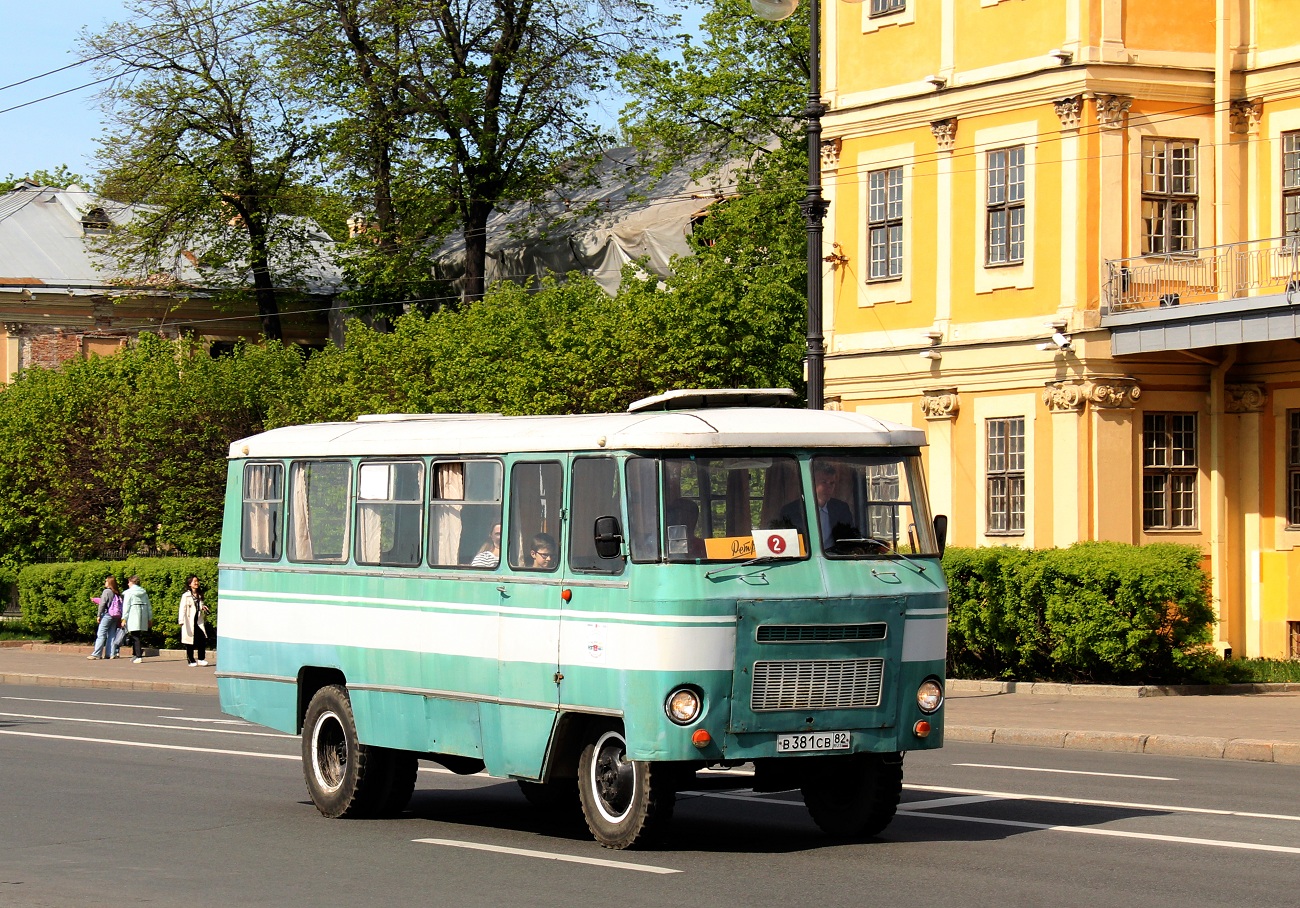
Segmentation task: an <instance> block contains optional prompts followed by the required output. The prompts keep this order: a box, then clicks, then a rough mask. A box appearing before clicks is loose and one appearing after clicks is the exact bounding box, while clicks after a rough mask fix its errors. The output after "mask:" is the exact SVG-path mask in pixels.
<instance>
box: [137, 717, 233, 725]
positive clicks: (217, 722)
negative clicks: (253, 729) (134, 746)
mask: <svg viewBox="0 0 1300 908" xmlns="http://www.w3.org/2000/svg"><path fill="white" fill-rule="evenodd" d="M158 718H160V719H167V718H170V717H169V716H159V717H158ZM175 721H177V722H207V723H210V724H212V725H245V726H251V725H252V723H251V722H245V721H244V720H243V719H200V718H199V717H198V716H177V717H176V719H175Z"/></svg>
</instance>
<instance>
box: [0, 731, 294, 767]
mask: <svg viewBox="0 0 1300 908" xmlns="http://www.w3.org/2000/svg"><path fill="white" fill-rule="evenodd" d="M0 735H13V736H14V737H16V738H44V739H46V740H50V741H77V742H80V743H83V744H117V745H120V746H122V747H143V748H146V749H147V750H180V751H185V752H186V753H197V754H221V755H223V756H228V757H261V758H263V759H266V760H293V761H294V762H295V763H296V762H298V761H299V760H301V759H302V757H300V756H299V755H298V754H267V753H258V752H257V751H255V750H224V749H222V748H220V747H187V746H186V745H184V744H156V743H154V742H152V741H119V740H117V739H115V738H83V737H79V736H77V735H50V734H45V733H43V732H39V731H16V730H15V729H12V728H0Z"/></svg>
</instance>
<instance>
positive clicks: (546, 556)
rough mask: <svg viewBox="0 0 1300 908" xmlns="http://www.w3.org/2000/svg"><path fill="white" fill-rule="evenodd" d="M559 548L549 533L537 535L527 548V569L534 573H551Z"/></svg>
mask: <svg viewBox="0 0 1300 908" xmlns="http://www.w3.org/2000/svg"><path fill="white" fill-rule="evenodd" d="M559 552H560V548H559V545H558V544H557V543H556V541H555V537H554V536H552V535H551V534H550V533H538V534H537V535H536V536H534V537H533V541H532V544H531V545H530V546H529V547H528V558H529V562H528V567H529V568H530V569H531V570H535V571H553V570H555V564H556V561H557V558H558V556H559Z"/></svg>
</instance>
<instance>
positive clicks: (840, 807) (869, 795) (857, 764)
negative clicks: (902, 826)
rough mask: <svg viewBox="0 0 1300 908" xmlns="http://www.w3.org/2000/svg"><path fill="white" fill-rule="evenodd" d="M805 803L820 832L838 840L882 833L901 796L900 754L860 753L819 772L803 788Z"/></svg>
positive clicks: (901, 770) (867, 836) (892, 817)
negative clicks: (814, 778)
mask: <svg viewBox="0 0 1300 908" xmlns="http://www.w3.org/2000/svg"><path fill="white" fill-rule="evenodd" d="M800 790H801V791H802V792H803V801H804V804H805V805H807V807H808V813H809V814H810V815H811V816H812V818H813V822H814V823H816V824H817V825H818V827H820V828H821V830H822V832H824V833H826V834H827V835H829V836H833V837H835V838H838V839H857V838H869V837H871V836H875V835H879V834H880V833H882V832H884V831H885V827H887V826H888V825H889V824H890V821H892V820H893V819H894V813H895V812H896V811H897V810H898V802H899V799H900V798H901V797H902V794H903V757H902V755H901V754H885V755H880V754H860V755H856V756H853V757H848V758H845V759H844V760H842V761H837V762H836V765H835V766H834V767H833V768H832V767H830V766H828V767H825V768H824V769H823V770H821V771H819V772H818V774H817V778H816V780H815V781H809V782H807V783H806V784H805V785H804V786H803V788H802V789H800Z"/></svg>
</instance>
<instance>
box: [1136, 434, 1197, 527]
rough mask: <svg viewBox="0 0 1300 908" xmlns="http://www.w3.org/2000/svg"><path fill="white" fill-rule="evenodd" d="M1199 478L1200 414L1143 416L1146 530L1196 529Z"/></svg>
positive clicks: (1143, 519)
mask: <svg viewBox="0 0 1300 908" xmlns="http://www.w3.org/2000/svg"><path fill="white" fill-rule="evenodd" d="M1196 476H1197V470H1196V414H1195V413H1147V414H1146V415H1145V416H1143V417H1142V527H1143V529H1147V530H1191V529H1195V528H1196Z"/></svg>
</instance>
